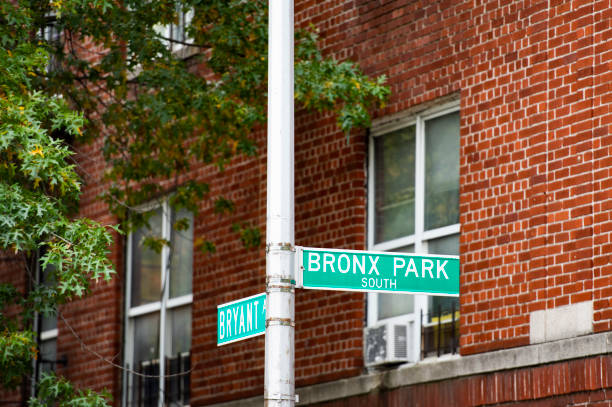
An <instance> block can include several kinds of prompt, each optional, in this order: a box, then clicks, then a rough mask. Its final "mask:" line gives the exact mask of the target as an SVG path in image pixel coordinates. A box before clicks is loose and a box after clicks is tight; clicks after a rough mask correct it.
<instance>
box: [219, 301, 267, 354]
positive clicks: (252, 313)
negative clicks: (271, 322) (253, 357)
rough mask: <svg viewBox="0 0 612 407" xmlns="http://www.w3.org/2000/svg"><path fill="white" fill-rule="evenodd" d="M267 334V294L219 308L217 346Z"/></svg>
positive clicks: (222, 305)
mask: <svg viewBox="0 0 612 407" xmlns="http://www.w3.org/2000/svg"><path fill="white" fill-rule="evenodd" d="M265 332H266V293H262V294H257V295H253V296H251V297H247V298H242V299H240V300H237V301H232V302H228V303H225V304H221V305H218V306H217V346H221V345H226V344H228V343H232V342H236V341H240V340H243V339H247V338H252V337H253V336H257V335H263V334H264V333H265Z"/></svg>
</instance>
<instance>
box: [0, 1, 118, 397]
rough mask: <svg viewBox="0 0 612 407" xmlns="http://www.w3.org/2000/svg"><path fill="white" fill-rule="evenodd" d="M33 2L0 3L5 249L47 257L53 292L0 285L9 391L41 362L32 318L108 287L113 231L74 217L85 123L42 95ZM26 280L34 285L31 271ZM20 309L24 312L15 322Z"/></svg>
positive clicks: (2, 379)
mask: <svg viewBox="0 0 612 407" xmlns="http://www.w3.org/2000/svg"><path fill="white" fill-rule="evenodd" d="M34 3H35V2H24V1H22V2H13V1H2V2H0V13H1V14H0V208H2V210H1V211H0V250H3V251H5V252H7V251H10V252H12V253H13V254H14V255H15V256H21V257H22V258H25V259H26V260H29V259H32V258H35V257H36V256H37V255H38V253H42V252H44V253H45V254H44V256H42V258H41V264H42V267H44V268H46V269H47V270H48V271H49V279H51V280H53V281H54V282H55V284H49V285H42V284H41V285H34V286H33V287H32V288H31V290H29V291H28V292H25V293H24V292H19V291H17V290H16V289H15V287H13V286H11V285H8V284H2V285H0V326H2V329H3V331H2V332H0V370H1V371H2V374H1V375H0V385H1V386H2V387H7V388H14V387H16V386H17V385H19V384H21V382H22V377H24V376H27V375H28V374H29V373H30V370H31V368H32V360H33V359H34V358H36V357H37V353H38V351H37V345H36V341H35V335H34V333H33V332H31V330H30V329H29V327H30V326H31V322H32V318H33V316H34V315H35V312H39V313H42V314H43V315H51V314H53V313H55V310H56V307H57V305H58V304H63V303H65V302H66V301H68V300H70V299H72V298H74V297H81V296H83V295H85V294H86V293H87V292H88V291H89V289H90V280H91V279H93V280H99V279H102V280H109V279H110V278H111V275H112V274H113V267H112V265H111V263H110V261H109V260H108V258H107V254H108V246H109V245H110V243H111V241H112V238H111V233H110V230H109V228H108V227H105V226H103V225H100V224H98V223H96V222H93V221H91V220H88V219H81V218H74V214H75V209H76V208H77V205H78V201H79V195H80V191H81V185H82V183H81V180H80V178H79V176H78V174H77V172H76V169H75V165H74V164H71V156H72V152H71V151H70V148H69V146H68V144H67V143H66V140H67V139H69V138H72V137H78V136H79V135H80V133H81V131H82V130H81V129H82V128H83V126H84V125H85V119H84V117H83V116H82V115H81V114H80V113H77V112H75V111H74V110H72V109H71V108H69V106H68V103H66V100H65V99H63V98H61V97H59V96H56V95H55V94H53V93H49V92H47V91H46V89H45V87H44V86H42V84H43V81H44V80H43V79H42V76H43V75H44V74H45V72H46V71H47V68H48V66H49V47H48V46H47V45H46V44H44V43H42V42H40V43H39V40H38V39H37V37H36V35H34V34H35V33H36V32H37V31H38V30H37V21H38V20H37V18H38V17H37V16H36V15H35V14H34V13H32V10H31V9H30V7H31V6H32V5H34ZM40 4H43V2H40ZM46 7H49V6H48V5H47V6H46ZM114 229H115V230H117V229H116V228H114ZM28 271H29V272H30V275H29V276H28V277H29V279H30V280H32V281H34V280H35V278H34V275H33V273H34V271H33V270H32V269H31V268H28ZM15 306H17V307H18V308H19V309H20V310H21V312H20V313H19V314H18V315H17V317H14V315H15V314H14V310H15V308H14V307H15ZM9 309H12V311H11V314H9ZM9 315H10V316H9ZM54 382H55V383H56V384H58V385H59V383H60V382H57V381H54ZM40 389H41V390H40V391H43V390H44V387H43V386H41V387H40ZM41 394H42V393H41ZM58 394H60V393H58ZM62 394H64V395H65V396H66V397H64V396H62V397H63V399H65V400H66V402H63V401H61V400H62V399H60V398H56V399H54V400H57V402H58V403H59V405H67V404H66V403H68V404H69V403H72V402H75V403H77V404H79V405H85V404H86V405H92V404H90V403H89V402H87V403H84V402H83V403H79V402H78V400H80V399H82V400H86V399H87V400H94V399H97V398H98V396H96V395H94V394H93V393H90V392H85V393H78V392H77V393H75V394H74V397H73V396H72V395H70V393H69V392H67V391H65V392H64V393H62ZM68 398H70V399H71V400H72V401H68ZM52 403H53V402H52ZM95 405H105V404H101V403H98V404H95Z"/></svg>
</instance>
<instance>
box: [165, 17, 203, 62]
mask: <svg viewBox="0 0 612 407" xmlns="http://www.w3.org/2000/svg"><path fill="white" fill-rule="evenodd" d="M181 14H183V11H182V10H177V15H178V24H175V23H170V24H166V25H161V24H159V25H156V26H155V31H156V32H157V33H158V34H159V35H161V36H163V37H165V38H171V39H174V40H179V41H182V42H191V40H192V38H189V36H188V35H187V27H188V26H189V24H191V21H192V20H193V14H194V11H193V9H190V10H189V11H187V12H184V14H183V15H181ZM181 19H182V21H181ZM181 25H182V27H183V32H184V37H185V38H184V39H180V38H174V37H173V35H172V29H173V27H175V26H181ZM162 42H163V43H164V44H165V45H166V47H167V48H168V49H170V51H171V52H172V53H173V54H174V55H175V56H177V57H179V58H187V57H189V56H191V55H193V54H195V53H196V51H197V49H196V48H195V47H192V46H190V45H186V44H179V43H174V42H172V41H169V40H165V39H162Z"/></svg>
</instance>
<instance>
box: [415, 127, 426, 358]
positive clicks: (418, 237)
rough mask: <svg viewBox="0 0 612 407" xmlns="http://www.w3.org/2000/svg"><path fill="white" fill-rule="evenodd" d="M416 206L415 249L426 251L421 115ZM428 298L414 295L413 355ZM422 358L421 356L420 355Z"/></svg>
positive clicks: (423, 128) (419, 251)
mask: <svg viewBox="0 0 612 407" xmlns="http://www.w3.org/2000/svg"><path fill="white" fill-rule="evenodd" d="M415 178H416V180H415V183H414V187H415V188H414V195H415V208H414V215H415V220H414V251H415V253H424V247H423V231H424V229H425V122H424V121H423V119H422V118H421V117H417V121H416V154H415ZM427 305H428V299H427V296H426V295H422V294H419V295H415V296H414V312H415V314H416V324H415V327H416V329H415V330H414V331H413V339H412V346H413V349H412V351H413V353H412V354H413V355H419V354H420V352H421V323H422V321H421V315H424V314H426V313H427ZM419 359H420V357H419Z"/></svg>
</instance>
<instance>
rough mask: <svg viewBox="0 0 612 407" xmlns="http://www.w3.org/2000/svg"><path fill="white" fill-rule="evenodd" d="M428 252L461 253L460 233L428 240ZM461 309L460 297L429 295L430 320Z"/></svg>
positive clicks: (456, 254) (454, 254) (453, 254)
mask: <svg viewBox="0 0 612 407" xmlns="http://www.w3.org/2000/svg"><path fill="white" fill-rule="evenodd" d="M427 252H429V253H432V254H447V255H452V256H458V255H459V234H456V235H451V236H445V237H441V238H439V239H432V240H429V241H428V242H427ZM453 307H454V309H455V311H459V298H457V297H434V296H430V297H429V315H430V317H429V320H430V321H431V318H432V317H435V316H437V315H438V314H441V315H448V314H450V313H451V312H452V310H453Z"/></svg>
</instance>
